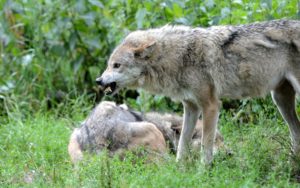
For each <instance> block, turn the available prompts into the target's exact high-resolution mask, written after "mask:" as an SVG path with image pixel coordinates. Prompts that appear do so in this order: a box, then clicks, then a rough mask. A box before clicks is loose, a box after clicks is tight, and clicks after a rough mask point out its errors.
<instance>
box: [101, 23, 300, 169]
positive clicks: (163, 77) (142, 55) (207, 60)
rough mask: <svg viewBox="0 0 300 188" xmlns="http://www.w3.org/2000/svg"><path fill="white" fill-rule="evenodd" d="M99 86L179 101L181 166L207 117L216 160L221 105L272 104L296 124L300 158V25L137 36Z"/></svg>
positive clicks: (165, 30)
mask: <svg viewBox="0 0 300 188" xmlns="http://www.w3.org/2000/svg"><path fill="white" fill-rule="evenodd" d="M96 81H97V83H98V84H99V85H100V86H102V87H103V88H104V89H106V91H109V93H112V94H114V93H116V92H117V91H118V90H119V89H120V88H123V87H131V88H143V89H145V90H147V91H149V92H152V93H155V94H163V95H166V96H169V97H171V98H173V99H175V100H180V101H182V103H183V106H184V120H183V130H182V133H181V136H180V140H179V146H178V151H177V160H180V159H182V158H183V157H184V156H185V154H186V152H187V148H188V147H187V146H188V143H189V141H190V139H191V136H192V132H193V129H194V127H195V124H196V121H197V119H198V117H199V113H200V110H202V113H203V123H204V125H203V134H202V136H203V137H202V144H203V148H202V152H203V154H204V157H203V159H204V162H205V163H206V164H209V163H211V161H212V159H213V152H212V151H213V142H214V138H215V133H216V127H217V125H216V124H217V121H218V115H219V109H220V102H219V99H220V98H223V97H225V98H231V99H241V98H245V97H260V96H264V95H265V94H267V93H268V92H270V91H271V92H272V98H273V100H274V102H275V104H276V105H277V107H278V109H279V111H280V112H281V114H282V116H283V117H284V119H285V121H286V122H287V123H288V125H289V130H290V133H291V139H292V145H293V151H294V153H295V155H297V156H300V122H299V120H298V118H297V114H296V111H295V94H296V92H297V93H300V21H292V20H275V21H269V22H262V23H254V24H249V25H240V26H215V27H210V28H207V29H204V28H190V27H185V26H165V27H162V28H158V29H149V30H144V31H135V32H132V33H130V34H129V35H128V36H127V37H126V38H125V39H124V41H123V42H122V43H121V44H120V45H119V46H118V47H117V48H116V49H115V50H114V52H113V53H112V54H111V56H110V59H109V61H108V67H107V69H106V70H105V72H104V73H103V74H102V76H101V77H99V78H97V80H96Z"/></svg>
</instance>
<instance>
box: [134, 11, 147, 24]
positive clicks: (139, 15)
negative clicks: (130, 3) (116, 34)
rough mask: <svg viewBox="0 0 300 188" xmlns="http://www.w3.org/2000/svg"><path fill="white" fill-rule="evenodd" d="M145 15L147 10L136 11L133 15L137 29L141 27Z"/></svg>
mask: <svg viewBox="0 0 300 188" xmlns="http://www.w3.org/2000/svg"><path fill="white" fill-rule="evenodd" d="M146 14H147V10H146V9H145V8H141V9H139V10H138V11H137V13H136V14H135V20H136V24H137V27H138V29H140V28H142V27H143V21H144V18H145V16H146Z"/></svg>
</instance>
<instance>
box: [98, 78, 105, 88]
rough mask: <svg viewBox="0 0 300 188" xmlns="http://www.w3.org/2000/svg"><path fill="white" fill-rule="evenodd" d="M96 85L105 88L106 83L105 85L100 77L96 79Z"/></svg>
mask: <svg viewBox="0 0 300 188" xmlns="http://www.w3.org/2000/svg"><path fill="white" fill-rule="evenodd" d="M96 83H97V84H98V85H99V86H104V83H103V81H102V78H101V77H99V78H97V79H96Z"/></svg>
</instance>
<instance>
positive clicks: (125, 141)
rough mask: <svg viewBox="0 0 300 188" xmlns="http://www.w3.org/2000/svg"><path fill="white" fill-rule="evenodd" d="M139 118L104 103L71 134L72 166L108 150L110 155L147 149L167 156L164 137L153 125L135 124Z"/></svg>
mask: <svg viewBox="0 0 300 188" xmlns="http://www.w3.org/2000/svg"><path fill="white" fill-rule="evenodd" d="M136 121H137V120H136V116H135V115H134V114H132V113H130V112H129V111H127V110H126V109H123V108H122V107H120V106H117V105H116V104H115V103H114V102H108V101H104V102H101V103H100V104H99V105H98V106H97V107H96V108H95V109H94V110H93V112H92V113H91V114H90V115H89V116H88V117H87V119H86V120H85V121H84V122H83V123H82V125H81V127H80V128H76V129H75V130H74V131H73V133H72V134H71V138H70V142H69V145H68V152H69V155H70V157H71V160H72V162H74V163H75V162H77V161H79V160H81V159H82V158H83V152H84V151H88V152H91V153H99V152H101V151H103V150H104V149H107V150H108V152H109V154H110V155H114V154H120V155H122V154H123V153H124V152H125V151H128V150H132V151H134V150H135V149H137V148H138V147H144V148H145V149H146V150H151V151H153V152H156V153H161V154H163V153H166V149H167V147H166V142H165V139H164V137H163V135H162V133H161V132H160V131H159V130H158V129H157V128H156V126H155V125H153V124H152V123H150V122H146V121H139V122H136Z"/></svg>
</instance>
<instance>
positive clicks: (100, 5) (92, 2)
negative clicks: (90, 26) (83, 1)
mask: <svg viewBox="0 0 300 188" xmlns="http://www.w3.org/2000/svg"><path fill="white" fill-rule="evenodd" d="M89 2H90V3H91V4H92V5H95V6H97V7H99V8H104V5H103V3H101V2H100V1H98V0H89Z"/></svg>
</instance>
